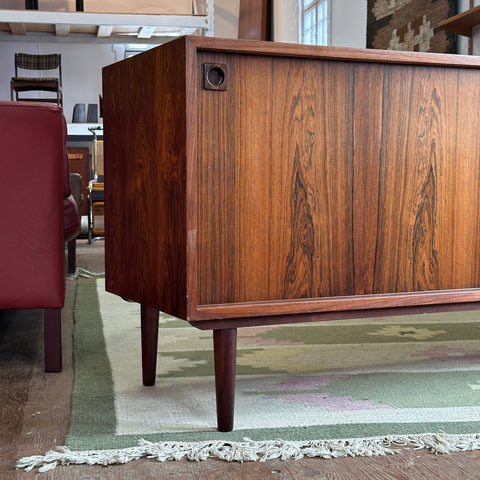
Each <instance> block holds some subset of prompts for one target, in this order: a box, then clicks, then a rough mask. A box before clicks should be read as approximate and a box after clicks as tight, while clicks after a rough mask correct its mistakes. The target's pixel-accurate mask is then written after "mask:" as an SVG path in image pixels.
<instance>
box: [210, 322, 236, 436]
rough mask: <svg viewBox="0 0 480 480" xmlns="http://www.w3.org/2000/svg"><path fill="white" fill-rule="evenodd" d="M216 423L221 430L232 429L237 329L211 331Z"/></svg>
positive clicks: (227, 430)
mask: <svg viewBox="0 0 480 480" xmlns="http://www.w3.org/2000/svg"><path fill="white" fill-rule="evenodd" d="M213 350H214V355H215V389H216V394H217V425H218V429H219V430H220V431H221V432H230V431H232V430H233V416H234V404H235V370H236V364H237V329H236V328H228V329H224V330H223V329H222V330H214V331H213Z"/></svg>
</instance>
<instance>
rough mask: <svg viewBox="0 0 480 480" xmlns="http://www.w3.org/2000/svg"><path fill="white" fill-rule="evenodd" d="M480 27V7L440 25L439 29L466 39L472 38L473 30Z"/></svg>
mask: <svg viewBox="0 0 480 480" xmlns="http://www.w3.org/2000/svg"><path fill="white" fill-rule="evenodd" d="M477 25H480V5H479V6H478V7H474V8H471V9H470V10H467V11H466V12H462V13H459V14H458V15H455V16H454V17H450V18H448V19H447V20H444V21H443V22H440V23H439V25H438V26H439V28H441V29H442V30H446V31H447V32H450V33H456V34H457V35H464V36H465V37H471V36H472V28H473V27H475V26H477Z"/></svg>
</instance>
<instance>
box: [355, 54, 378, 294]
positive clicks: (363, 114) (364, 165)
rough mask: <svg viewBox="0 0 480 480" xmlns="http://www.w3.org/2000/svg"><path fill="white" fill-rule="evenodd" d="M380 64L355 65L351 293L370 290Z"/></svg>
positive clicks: (374, 244) (374, 236) (374, 240)
mask: <svg viewBox="0 0 480 480" xmlns="http://www.w3.org/2000/svg"><path fill="white" fill-rule="evenodd" d="M383 70H384V67H383V65H369V66H365V65H363V64H357V65H356V67H355V72H356V73H355V105H354V111H355V118H356V119H357V121H355V123H354V134H353V141H354V152H355V156H354V181H353V184H354V199H353V209H354V210H353V218H354V222H353V230H354V235H353V236H354V260H353V261H354V270H355V294H356V295H364V294H371V293H373V290H374V282H375V257H376V251H377V235H378V209H379V174H380V170H379V169H380V149H381V141H382V122H381V120H382V106H383V101H382V99H383V81H384V80H383Z"/></svg>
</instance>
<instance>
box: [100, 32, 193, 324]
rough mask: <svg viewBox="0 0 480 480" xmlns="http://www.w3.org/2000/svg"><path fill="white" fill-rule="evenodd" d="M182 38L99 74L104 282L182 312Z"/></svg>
mask: <svg viewBox="0 0 480 480" xmlns="http://www.w3.org/2000/svg"><path fill="white" fill-rule="evenodd" d="M185 77H186V72H185V40H184V39H183V40H182V39H180V40H179V41H177V42H172V43H170V44H168V45H166V46H165V47H164V48H156V49H153V50H150V51H149V52H146V53H145V54H144V55H138V56H135V57H133V58H131V59H129V60H127V61H124V62H120V63H118V64H114V65H113V66H112V67H107V68H106V69H104V77H103V92H104V101H103V108H104V121H105V133H104V138H105V145H104V146H105V152H104V153H105V268H106V285H107V289H108V290H109V291H112V292H115V293H117V294H119V295H122V296H124V297H126V298H129V299H131V300H134V301H137V302H139V303H142V304H144V305H148V306H150V307H154V308H157V309H160V310H163V311H165V312H168V313H171V314H173V315H178V316H184V315H185V312H186V305H185V304H186V213H185V212H186V200H185V195H186V191H185V181H186V180H185V176H186V174H185V168H186V167H185V164H186V159H185V145H186V132H185V124H186V118H185V116H186V96H185Z"/></svg>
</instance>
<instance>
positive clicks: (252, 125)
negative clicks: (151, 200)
mask: <svg viewBox="0 0 480 480" xmlns="http://www.w3.org/2000/svg"><path fill="white" fill-rule="evenodd" d="M208 59H209V56H208V55H207V54H203V55H201V56H199V64H198V65H199V67H198V68H199V71H201V70H202V69H201V66H202V64H203V63H204V62H205V61H207V60H208ZM244 60H245V58H244V57H242V56H235V55H233V56H218V55H217V56H215V61H216V62H217V63H222V62H225V63H226V64H227V66H228V80H227V81H228V88H227V90H226V91H212V90H204V89H202V88H199V99H200V101H199V112H198V130H199V135H198V138H199V141H198V172H199V173H198V177H199V181H198V198H199V201H198V212H199V213H198V217H199V227H198V255H199V260H198V265H199V268H198V274H199V284H198V285H199V290H200V292H201V293H200V295H201V302H207V303H222V302H225V301H228V302H235V301H239V299H242V298H247V295H250V297H251V298H253V299H255V300H259V299H261V298H266V297H267V298H268V282H266V281H265V278H266V277H265V274H266V272H268V263H267V262H268V235H267V234H266V232H268V217H269V212H270V208H269V203H268V199H269V194H268V185H269V165H270V163H269V158H270V156H269V149H270V144H269V139H270V137H271V133H270V131H271V115H270V113H269V108H270V107H269V104H270V103H269V102H265V101H264V99H265V98H268V97H269V95H270V88H271V85H270V82H271V73H270V69H271V62H269V61H265V59H264V58H260V57H259V58H256V57H253V58H252V59H251V60H250V61H248V62H245V61H244Z"/></svg>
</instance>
